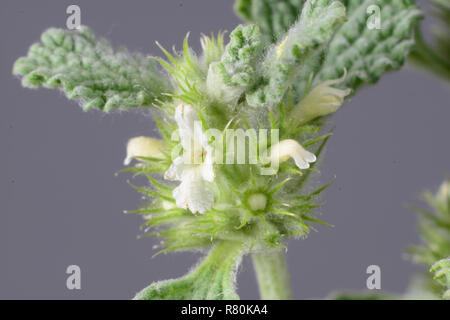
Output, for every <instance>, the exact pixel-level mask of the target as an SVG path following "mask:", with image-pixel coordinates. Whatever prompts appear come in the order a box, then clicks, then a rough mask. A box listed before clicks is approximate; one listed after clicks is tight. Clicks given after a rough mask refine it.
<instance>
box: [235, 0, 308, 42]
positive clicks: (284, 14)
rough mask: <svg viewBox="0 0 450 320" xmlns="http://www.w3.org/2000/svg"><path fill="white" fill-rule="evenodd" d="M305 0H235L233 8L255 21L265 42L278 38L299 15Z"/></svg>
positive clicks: (247, 18) (250, 20)
mask: <svg viewBox="0 0 450 320" xmlns="http://www.w3.org/2000/svg"><path fill="white" fill-rule="evenodd" d="M304 2H305V0H237V1H236V3H235V7H234V8H235V10H236V12H237V13H238V15H240V16H241V17H242V18H243V19H244V20H246V21H248V22H252V23H256V24H257V25H258V26H259V27H260V28H261V32H262V33H263V35H264V38H265V39H266V41H267V42H276V41H278V40H280V39H281V38H282V37H283V35H284V34H285V33H286V31H288V30H289V28H290V27H291V26H292V25H293V24H294V23H295V21H296V20H297V18H298V17H299V15H300V12H301V9H302V6H303V4H304Z"/></svg>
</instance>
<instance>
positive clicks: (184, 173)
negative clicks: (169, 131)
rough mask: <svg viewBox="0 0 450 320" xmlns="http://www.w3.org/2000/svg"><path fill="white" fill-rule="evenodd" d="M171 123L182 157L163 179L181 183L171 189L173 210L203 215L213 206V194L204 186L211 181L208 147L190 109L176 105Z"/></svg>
mask: <svg viewBox="0 0 450 320" xmlns="http://www.w3.org/2000/svg"><path fill="white" fill-rule="evenodd" d="M175 120H176V122H177V124H178V128H179V134H180V139H181V146H182V147H183V155H182V156H179V157H177V158H175V159H174V160H173V162H172V165H171V166H170V168H169V169H168V170H167V171H166V173H165V174H164V178H165V179H167V180H176V181H181V183H180V185H179V186H177V187H176V188H175V189H174V190H173V197H174V198H175V200H176V205H177V207H179V208H183V209H189V210H190V211H191V212H192V213H197V212H199V213H205V212H206V211H207V210H209V209H210V208H211V207H212V205H213V203H214V194H213V192H212V191H211V188H209V187H208V185H207V183H206V182H207V181H209V182H212V181H213V180H214V169H213V158H212V153H213V152H212V148H211V147H210V146H209V145H208V139H207V136H206V134H205V133H204V132H203V130H202V127H201V122H200V121H198V118H197V114H196V112H195V110H194V108H192V107H191V106H189V105H183V104H180V105H179V106H178V107H177V109H176V110H175Z"/></svg>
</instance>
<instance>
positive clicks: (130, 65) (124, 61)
mask: <svg viewBox="0 0 450 320" xmlns="http://www.w3.org/2000/svg"><path fill="white" fill-rule="evenodd" d="M13 74H15V75H20V76H22V77H23V78H22V84H23V86H25V87H30V88H35V87H40V86H43V87H47V88H59V89H61V90H63V91H64V93H65V94H66V96H67V97H68V98H69V99H76V100H78V101H79V102H80V103H81V105H82V107H83V109H84V110H89V109H92V108H97V109H100V110H103V111H105V112H108V111H110V110H112V109H118V110H124V109H127V108H133V107H139V106H150V105H152V104H154V103H155V102H156V101H157V100H158V99H160V98H162V93H164V92H167V91H169V87H168V85H167V83H166V81H165V80H164V79H163V78H162V76H161V74H160V73H159V72H158V70H157V68H156V66H155V63H154V62H153V61H152V60H151V59H148V58H145V57H143V56H141V55H131V54H130V53H128V52H127V51H126V50H125V49H120V50H118V51H114V50H113V49H112V48H111V46H110V45H109V43H108V42H107V41H105V40H103V39H96V38H95V37H94V35H93V33H92V32H91V30H90V29H89V28H87V27H82V28H81V29H80V30H78V31H68V30H63V29H53V28H52V29H48V30H47V31H45V32H44V33H43V34H42V36H41V42H40V43H36V44H34V45H32V46H31V47H30V49H29V51H28V56H26V57H22V58H19V59H18V60H17V61H16V62H15V64H14V67H13Z"/></svg>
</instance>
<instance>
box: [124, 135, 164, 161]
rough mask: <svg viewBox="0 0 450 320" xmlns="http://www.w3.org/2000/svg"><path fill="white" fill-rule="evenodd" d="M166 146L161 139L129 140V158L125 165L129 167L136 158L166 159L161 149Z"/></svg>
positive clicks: (127, 157) (137, 138)
mask: <svg viewBox="0 0 450 320" xmlns="http://www.w3.org/2000/svg"><path fill="white" fill-rule="evenodd" d="M164 146H165V142H164V141H163V140H160V139H154V138H150V137H135V138H131V139H130V140H128V143H127V156H126V158H125V160H124V162H123V164H124V165H126V166H127V165H129V164H130V163H131V160H133V158H135V157H148V158H160V159H162V158H164V155H163V154H162V153H161V149H163V148H164Z"/></svg>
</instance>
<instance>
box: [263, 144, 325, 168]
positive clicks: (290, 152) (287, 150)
mask: <svg viewBox="0 0 450 320" xmlns="http://www.w3.org/2000/svg"><path fill="white" fill-rule="evenodd" d="M270 157H271V161H272V162H274V161H278V162H283V161H286V160H288V159H289V158H293V159H294V161H295V164H296V165H297V167H298V168H299V169H308V168H309V167H310V165H309V164H310V163H313V162H316V160H317V158H316V156H315V155H314V154H313V153H311V152H309V151H308V150H306V149H305V148H303V147H302V146H301V145H300V144H299V143H298V142H297V141H295V140H292V139H286V140H283V141H280V142H279V143H277V144H276V145H274V146H272V147H271V148H270Z"/></svg>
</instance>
